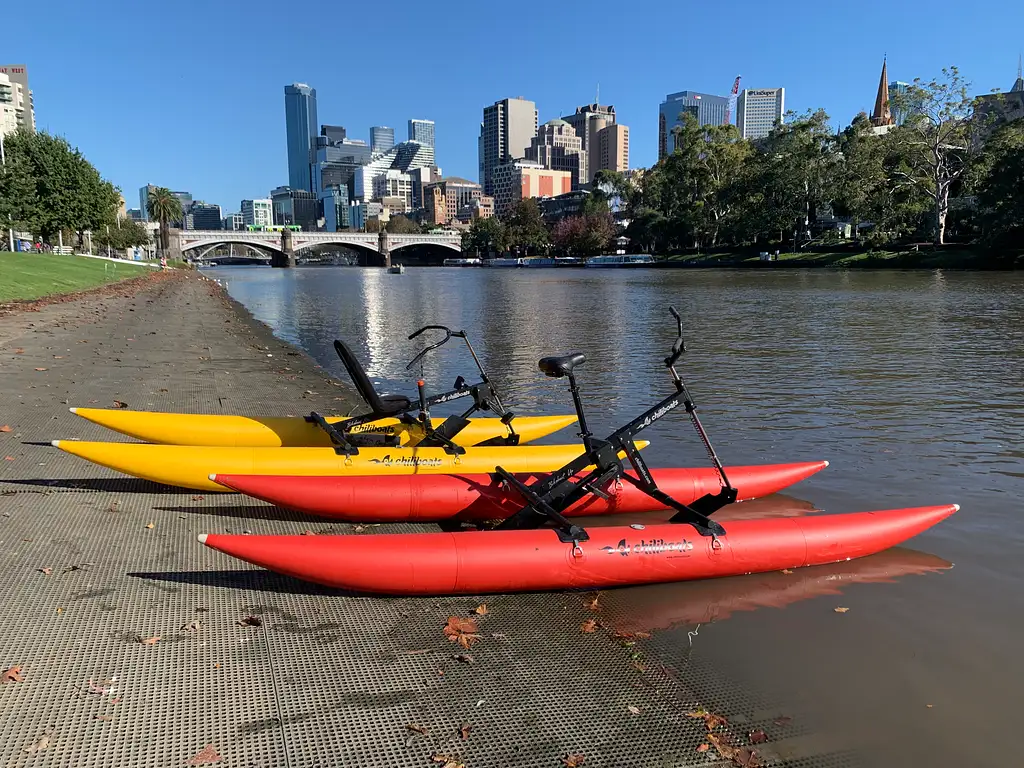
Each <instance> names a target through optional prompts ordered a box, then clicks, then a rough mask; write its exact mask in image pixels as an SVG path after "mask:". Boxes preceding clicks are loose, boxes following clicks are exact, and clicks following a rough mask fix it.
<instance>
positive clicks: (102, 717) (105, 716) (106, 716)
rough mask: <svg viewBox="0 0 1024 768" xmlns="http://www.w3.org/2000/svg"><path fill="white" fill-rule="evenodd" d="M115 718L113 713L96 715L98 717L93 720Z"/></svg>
mask: <svg viewBox="0 0 1024 768" xmlns="http://www.w3.org/2000/svg"><path fill="white" fill-rule="evenodd" d="M113 719H114V716H113V715H96V717H94V718H93V720H113Z"/></svg>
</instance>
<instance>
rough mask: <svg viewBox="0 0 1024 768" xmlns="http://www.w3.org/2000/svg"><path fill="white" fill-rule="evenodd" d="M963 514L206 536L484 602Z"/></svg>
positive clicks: (739, 559)
mask: <svg viewBox="0 0 1024 768" xmlns="http://www.w3.org/2000/svg"><path fill="white" fill-rule="evenodd" d="M958 509H959V506H958V505H956V504H950V505H946V506H939V507H916V508H910V509H893V510H888V511H882V512H857V513H854V514H847V515H820V516H810V517H788V518H774V519H769V520H743V521H737V522H733V523H729V524H728V529H727V533H726V535H725V536H722V537H720V538H717V539H714V538H711V537H705V536H700V535H699V534H696V533H695V531H694V529H693V528H692V527H690V526H689V525H686V524H671V523H670V524H663V525H649V526H643V525H633V526H609V527H606V528H600V527H594V528H591V529H590V530H589V534H590V539H589V540H588V541H583V542H580V543H578V544H574V543H564V542H562V541H560V540H559V538H558V535H557V534H556V532H555V531H553V530H549V529H539V530H502V531H471V532H459V533H404V534H384V535H369V536H235V535H218V534H203V535H202V536H200V537H199V540H200V541H201V542H203V543H204V544H206V546H208V547H212V548H213V549H218V550H220V551H222V552H226V553H227V554H229V555H234V556H235V557H239V558H241V559H243V560H247V561H248V562H250V563H254V564H256V565H260V566H263V567H265V568H269V569H270V570H272V571H277V572H279V573H283V574H285V575H288V576H294V577H297V578H300V579H305V580H306V581H312V582H316V583H318V584H324V585H326V586H329V587H337V588H341V589H348V590H355V591H359V592H369V593H378V594H382V593H383V594H393V595H424V594H432V595H445V594H477V593H488V592H524V591H542V590H560V589H577V588H591V589H593V588H604V587H616V586H624V585H627V584H646V583H653V582H665V581H685V580H689V579H706V578H712V577H716V576H734V575H738V574H743V573H756V572H763V571H774V570H780V569H783V568H800V567H802V566H806V565H822V564H825V563H834V562H838V561H840V560H848V559H852V558H855V557H863V556H865V555H870V554H873V553H875V552H880V551H881V550H883V549H888V548H889V547H893V546H896V545H897V544H900V543H901V542H903V541H906V540H907V539H909V538H910V537H912V536H914V535H916V534H918V533H920V532H921V531H924V530H926V529H928V528H930V527H932V526H933V525H935V524H936V523H938V522H939V521H940V520H943V519H945V518H947V517H949V516H950V515H951V514H953V513H954V512H956V511H957V510H958Z"/></svg>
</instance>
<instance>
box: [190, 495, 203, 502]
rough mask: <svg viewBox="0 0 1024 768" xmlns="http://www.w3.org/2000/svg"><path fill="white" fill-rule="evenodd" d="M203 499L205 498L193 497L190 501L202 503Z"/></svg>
mask: <svg viewBox="0 0 1024 768" xmlns="http://www.w3.org/2000/svg"><path fill="white" fill-rule="evenodd" d="M204 498H206V497H205V496H193V497H192V501H202V500H203V499H204Z"/></svg>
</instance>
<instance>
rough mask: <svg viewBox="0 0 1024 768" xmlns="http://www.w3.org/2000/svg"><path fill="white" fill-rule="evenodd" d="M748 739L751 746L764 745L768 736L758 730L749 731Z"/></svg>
mask: <svg viewBox="0 0 1024 768" xmlns="http://www.w3.org/2000/svg"><path fill="white" fill-rule="evenodd" d="M748 738H749V739H750V743H751V744H764V743H765V742H766V741H768V734H767V733H765V732H764V731H762V730H761V729H760V728H758V729H757V730H756V731H751V732H750V733H749V734H748Z"/></svg>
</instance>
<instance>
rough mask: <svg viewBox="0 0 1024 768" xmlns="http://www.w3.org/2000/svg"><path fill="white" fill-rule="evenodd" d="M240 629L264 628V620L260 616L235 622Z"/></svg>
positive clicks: (247, 617)
mask: <svg viewBox="0 0 1024 768" xmlns="http://www.w3.org/2000/svg"><path fill="white" fill-rule="evenodd" d="M235 624H237V625H238V626H240V627H262V626H263V619H261V618H260V617H259V616H246V617H245V618H242V619H239V620H238V621H236V622H235Z"/></svg>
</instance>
